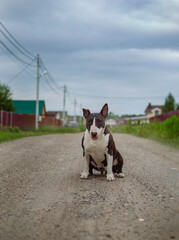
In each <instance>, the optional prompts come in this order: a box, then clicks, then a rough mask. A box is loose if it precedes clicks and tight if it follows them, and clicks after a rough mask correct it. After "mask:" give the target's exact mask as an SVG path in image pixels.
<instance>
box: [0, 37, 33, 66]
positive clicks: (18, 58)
mask: <svg viewBox="0 0 179 240" xmlns="http://www.w3.org/2000/svg"><path fill="white" fill-rule="evenodd" d="M0 43H1V44H2V45H3V47H4V48H5V49H6V50H7V51H8V52H9V53H10V54H11V55H13V56H14V57H15V58H16V59H17V60H18V61H20V62H22V63H23V64H25V65H28V64H29V63H28V62H26V61H24V60H22V59H21V58H20V57H18V56H17V55H16V54H15V53H14V52H13V51H11V50H10V49H9V48H8V47H7V46H6V44H5V43H3V41H2V40H1V39H0Z"/></svg>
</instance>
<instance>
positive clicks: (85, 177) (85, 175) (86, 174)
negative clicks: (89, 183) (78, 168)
mask: <svg viewBox="0 0 179 240" xmlns="http://www.w3.org/2000/svg"><path fill="white" fill-rule="evenodd" d="M88 175H89V173H88V172H82V173H81V175H80V178H82V179H87V178H88Z"/></svg>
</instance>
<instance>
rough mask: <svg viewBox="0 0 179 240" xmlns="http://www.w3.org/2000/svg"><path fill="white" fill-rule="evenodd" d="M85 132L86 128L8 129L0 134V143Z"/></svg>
mask: <svg viewBox="0 0 179 240" xmlns="http://www.w3.org/2000/svg"><path fill="white" fill-rule="evenodd" d="M84 130H85V127H84V126H80V127H74V128H72V127H55V126H52V127H42V128H39V130H34V129H29V130H27V131H20V130H19V129H18V128H17V127H16V128H7V129H6V130H5V131H1V132H0V143H2V142H5V141H11V140H14V139H18V138H23V137H30V136H41V135H48V134H65V133H79V132H83V131H84Z"/></svg>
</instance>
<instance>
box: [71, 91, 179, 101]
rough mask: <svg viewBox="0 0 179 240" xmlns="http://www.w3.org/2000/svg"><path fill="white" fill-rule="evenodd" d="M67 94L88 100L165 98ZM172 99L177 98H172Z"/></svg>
mask: <svg viewBox="0 0 179 240" xmlns="http://www.w3.org/2000/svg"><path fill="white" fill-rule="evenodd" d="M68 93H69V94H71V95H74V96H79V97H88V98H98V99H99V98H101V99H104V98H105V99H131V100H132V99H139V100H140V99H155V98H156V99H157V98H165V97H166V96H153V97H152V96H151V97H150V96H149V97H148V96H147V97H146V96H145V97H144V96H142V97H136V96H134V97H132V96H130V97H120V96H97V95H88V94H81V93H74V92H68ZM174 97H179V96H174Z"/></svg>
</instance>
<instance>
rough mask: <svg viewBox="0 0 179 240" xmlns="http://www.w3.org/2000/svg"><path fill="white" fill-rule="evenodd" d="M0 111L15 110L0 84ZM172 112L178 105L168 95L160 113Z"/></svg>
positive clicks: (7, 92) (8, 95) (113, 115)
mask: <svg viewBox="0 0 179 240" xmlns="http://www.w3.org/2000/svg"><path fill="white" fill-rule="evenodd" d="M0 110H4V111H8V112H13V111H15V110H16V109H15V108H14V105H13V101H12V92H11V90H10V88H9V87H8V86H7V85H5V84H1V83H0ZM173 110H179V104H178V103H176V102H175V98H174V96H173V95H172V93H169V94H168V96H167V97H166V98H165V102H164V105H163V107H162V113H166V112H170V111H173ZM136 116H142V115H122V116H121V117H136ZM108 118H112V119H119V118H120V117H119V116H118V115H115V114H114V113H113V112H109V115H108Z"/></svg>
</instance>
